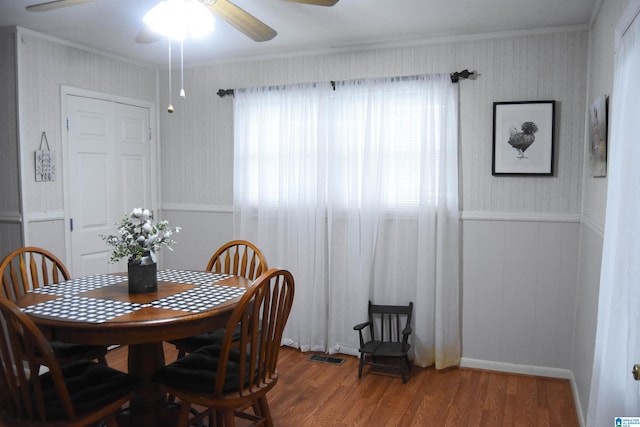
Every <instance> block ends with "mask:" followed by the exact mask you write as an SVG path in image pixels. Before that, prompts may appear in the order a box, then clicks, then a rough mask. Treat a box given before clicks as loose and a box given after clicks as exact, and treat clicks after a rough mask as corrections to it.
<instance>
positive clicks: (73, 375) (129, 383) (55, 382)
mask: <svg viewBox="0 0 640 427" xmlns="http://www.w3.org/2000/svg"><path fill="white" fill-rule="evenodd" d="M0 325H1V326H0V331H2V336H1V337H0V425H3V426H12V427H21V426H31V427H32V426H51V427H53V426H56V427H82V426H93V425H95V424H96V423H97V422H99V421H101V420H105V421H106V425H107V426H109V427H115V426H117V425H118V424H117V422H116V418H115V414H116V412H117V411H118V410H119V409H120V407H122V406H123V405H124V404H125V403H127V401H129V399H130V397H131V394H132V392H133V390H134V388H135V387H136V386H137V383H138V380H137V379H136V378H134V377H132V376H129V375H128V374H125V373H123V372H120V371H117V370H115V369H112V368H109V367H108V366H106V365H103V364H101V363H96V362H94V361H92V360H76V361H74V362H70V363H68V364H66V365H60V364H59V362H58V359H57V357H56V355H55V354H54V352H53V349H52V348H51V345H50V344H49V342H48V341H47V340H46V338H45V337H44V335H42V332H41V331H40V329H38V327H37V326H36V324H35V323H33V321H32V320H31V319H30V318H29V317H28V316H27V315H26V314H25V313H23V312H22V311H21V310H20V308H18V306H16V305H15V304H14V303H13V302H12V301H10V300H8V299H6V298H4V297H0ZM41 367H46V368H47V369H48V372H46V373H44V374H42V375H40V368H41Z"/></svg>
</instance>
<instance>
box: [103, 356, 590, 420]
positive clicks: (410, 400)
mask: <svg viewBox="0 0 640 427" xmlns="http://www.w3.org/2000/svg"><path fill="white" fill-rule="evenodd" d="M176 354H177V353H176V351H175V349H174V348H173V346H170V345H167V344H165V356H166V361H167V363H170V362H172V361H173V360H175V358H176ZM312 354H313V353H301V352H300V351H298V350H295V349H292V348H288V347H283V348H282V350H281V351H280V360H279V362H278V369H279V370H280V378H279V380H278V384H277V385H276V387H275V388H274V389H273V390H272V391H271V392H270V394H269V405H270V407H271V411H272V414H273V418H274V421H275V424H276V426H277V427H304V426H309V427H311V426H314V427H317V426H331V427H337V426H345V427H346V426H350V427H351V426H385V427H388V426H412V427H413V426H438V427H442V426H444V427H466V426H469V427H471V426H482V427H483V426H487V427H488V426H491V427H496V426H531V427H545V426H549V427H551V426H562V427H572V426H579V422H578V417H577V414H576V409H575V405H574V402H573V396H572V392H571V385H570V383H569V381H568V380H563V379H556V378H544V377H534V376H527V375H515V374H506V373H500V372H490V371H482V370H476V369H466V368H459V369H448V370H445V371H437V370H435V369H433V368H426V369H425V368H418V367H414V368H413V369H412V371H411V374H410V378H409V381H408V382H407V383H406V384H403V383H402V380H401V379H400V378H399V377H396V376H389V375H383V374H382V373H371V372H370V367H365V371H364V372H365V373H364V375H363V376H362V378H360V379H359V378H358V359H357V358H355V357H352V356H344V355H336V356H338V357H341V358H343V359H344V363H343V364H341V365H330V364H326V363H321V362H312V361H309V360H308V359H309V357H310V356H311V355H312ZM108 361H109V365H110V366H112V367H114V368H117V369H121V370H126V365H127V362H126V347H123V348H118V349H115V350H112V351H111V352H110V354H109V355H108ZM239 425H242V424H241V422H239Z"/></svg>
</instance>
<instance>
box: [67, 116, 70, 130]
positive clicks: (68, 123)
mask: <svg viewBox="0 0 640 427" xmlns="http://www.w3.org/2000/svg"><path fill="white" fill-rule="evenodd" d="M69 129H71V120H69V117H67V130H69Z"/></svg>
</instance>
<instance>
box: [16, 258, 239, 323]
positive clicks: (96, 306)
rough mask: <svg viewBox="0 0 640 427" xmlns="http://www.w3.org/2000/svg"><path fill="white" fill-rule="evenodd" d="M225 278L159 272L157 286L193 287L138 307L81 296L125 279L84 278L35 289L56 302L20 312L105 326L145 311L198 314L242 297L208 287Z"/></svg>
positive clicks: (235, 290)
mask: <svg viewBox="0 0 640 427" xmlns="http://www.w3.org/2000/svg"><path fill="white" fill-rule="evenodd" d="M228 277H230V276H229V275H226V274H218V273H206V272H200V271H185V270H161V271H159V272H158V282H172V283H181V284H188V285H193V286H191V287H190V288H189V289H186V290H184V291H181V292H177V293H175V294H173V295H169V296H165V297H162V298H159V299H157V300H154V301H151V302H149V303H144V304H140V303H132V302H127V301H116V300H111V299H103V298H92V297H87V296H83V295H81V294H83V293H86V292H89V291H93V290H96V289H100V288H102V287H105V286H111V285H115V284H118V283H121V282H124V281H126V280H127V277H126V276H114V275H109V274H100V275H94V276H86V277H81V278H78V279H71V280H68V281H65V282H61V283H58V284H55V285H49V286H44V287H41V288H38V289H34V290H33V291H32V292H34V293H38V294H45V295H51V296H57V297H59V298H56V299H53V300H49V301H46V302H42V303H38V304H34V305H30V306H27V307H23V308H22V310H23V311H24V312H25V313H28V314H34V315H40V316H51V317H58V318H63V319H69V320H75V321H83V322H88V323H104V322H107V321H109V320H111V319H114V318H115V317H118V316H121V315H123V314H127V313H132V312H134V311H136V310H140V309H141V308H145V307H155V308H162V309H167V310H180V311H187V312H191V313H199V312H202V311H207V310H210V309H212V308H214V307H215V306H217V305H219V304H222V303H224V302H227V301H229V300H231V299H233V298H237V297H240V296H242V295H243V294H244V292H245V289H244V288H238V287H234V286H224V285H216V286H210V285H212V284H214V283H216V282H219V281H221V280H224V279H226V278H228Z"/></svg>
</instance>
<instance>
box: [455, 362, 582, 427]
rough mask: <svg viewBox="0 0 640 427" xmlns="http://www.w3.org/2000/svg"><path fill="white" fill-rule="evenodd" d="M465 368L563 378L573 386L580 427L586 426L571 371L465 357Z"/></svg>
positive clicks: (462, 363)
mask: <svg viewBox="0 0 640 427" xmlns="http://www.w3.org/2000/svg"><path fill="white" fill-rule="evenodd" d="M460 366H461V367H463V368H473V369H484V370H487V371H497V372H507V373H510V374H523V375H534V376H538V377H550V378H562V379H567V380H569V383H570V384H571V392H572V394H573V402H574V404H575V405H576V412H577V415H578V421H579V423H580V427H584V426H585V422H584V417H583V416H582V405H581V404H580V395H579V394H578V386H577V384H576V380H575V378H574V376H573V372H571V371H570V370H569V369H559V368H549V367H544V366H530V365H518V364H515V363H504V362H492V361H489V360H480V359H471V358H468V357H463V358H462V360H461V361H460Z"/></svg>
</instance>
